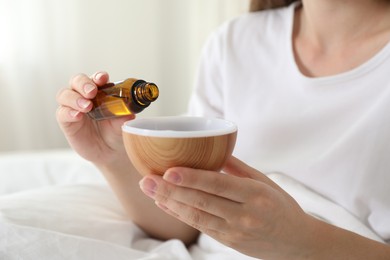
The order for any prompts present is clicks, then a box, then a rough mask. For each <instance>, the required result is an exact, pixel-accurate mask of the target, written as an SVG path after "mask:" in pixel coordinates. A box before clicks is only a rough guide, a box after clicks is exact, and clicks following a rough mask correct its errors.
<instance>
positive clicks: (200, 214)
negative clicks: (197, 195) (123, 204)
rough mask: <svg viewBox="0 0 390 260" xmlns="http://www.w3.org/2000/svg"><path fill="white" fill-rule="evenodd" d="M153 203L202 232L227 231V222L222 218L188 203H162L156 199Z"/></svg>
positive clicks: (217, 232)
mask: <svg viewBox="0 0 390 260" xmlns="http://www.w3.org/2000/svg"><path fill="white" fill-rule="evenodd" d="M155 203H156V205H157V206H158V207H159V208H160V209H162V210H163V211H165V212H166V213H168V214H169V215H171V216H173V217H175V218H177V219H178V220H180V221H182V222H184V223H186V224H187V225H189V226H191V227H193V228H195V229H197V230H199V231H201V232H202V233H206V234H219V233H221V232H225V231H227V229H228V225H227V222H226V221H225V220H224V219H222V218H219V217H216V216H214V215H212V214H209V213H207V212H204V211H201V210H199V209H195V208H192V207H189V206H188V205H185V204H182V203H180V202H177V201H169V202H168V203H166V204H164V203H162V202H159V201H156V202H155Z"/></svg>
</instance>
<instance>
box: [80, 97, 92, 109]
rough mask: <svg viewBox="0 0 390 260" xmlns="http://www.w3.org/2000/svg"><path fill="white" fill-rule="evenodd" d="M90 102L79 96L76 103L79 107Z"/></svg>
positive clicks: (85, 106)
mask: <svg viewBox="0 0 390 260" xmlns="http://www.w3.org/2000/svg"><path fill="white" fill-rule="evenodd" d="M90 104H91V101H89V100H87V99H84V98H79V99H78V100H77V105H78V106H79V107H81V108H87V107H88V106H89V105H90Z"/></svg>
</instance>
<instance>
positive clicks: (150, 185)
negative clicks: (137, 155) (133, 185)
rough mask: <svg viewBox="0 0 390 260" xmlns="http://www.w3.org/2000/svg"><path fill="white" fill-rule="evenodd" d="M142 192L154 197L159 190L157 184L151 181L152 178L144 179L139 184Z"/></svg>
mask: <svg viewBox="0 0 390 260" xmlns="http://www.w3.org/2000/svg"><path fill="white" fill-rule="evenodd" d="M139 185H140V187H141V189H142V191H143V192H144V193H145V194H146V195H148V196H150V197H153V196H154V194H155V192H156V188H157V183H156V182H155V181H154V180H152V179H150V178H143V179H142V180H141V181H140V183H139Z"/></svg>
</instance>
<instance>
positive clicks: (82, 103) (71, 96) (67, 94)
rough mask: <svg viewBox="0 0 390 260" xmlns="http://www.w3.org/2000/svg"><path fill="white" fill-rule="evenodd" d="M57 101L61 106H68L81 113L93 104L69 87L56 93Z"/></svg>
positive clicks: (87, 110) (88, 109)
mask: <svg viewBox="0 0 390 260" xmlns="http://www.w3.org/2000/svg"><path fill="white" fill-rule="evenodd" d="M57 102H58V104H60V105H62V106H66V107H70V108H72V109H73V110H76V111H79V112H83V113H87V112H89V111H90V110H91V109H92V106H93V104H92V102H91V101H90V100H89V99H86V98H84V97H83V96H82V95H81V94H79V93H77V92H75V91H74V90H71V89H63V90H62V91H61V92H60V93H59V94H58V95H57Z"/></svg>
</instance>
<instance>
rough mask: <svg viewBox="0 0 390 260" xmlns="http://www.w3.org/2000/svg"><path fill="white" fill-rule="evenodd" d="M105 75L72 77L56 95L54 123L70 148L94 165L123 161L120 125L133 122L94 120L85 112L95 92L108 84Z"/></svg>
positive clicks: (126, 118)
mask: <svg viewBox="0 0 390 260" xmlns="http://www.w3.org/2000/svg"><path fill="white" fill-rule="evenodd" d="M108 79H109V76H108V74H107V73H105V72H98V73H96V74H94V75H93V76H92V77H88V76H86V75H84V74H78V75H76V76H74V77H73V78H72V79H71V81H70V86H69V87H68V88H65V89H62V90H61V91H60V92H59V93H58V94H57V102H58V103H59V107H58V109H57V121H58V123H59V125H60V127H61V129H62V131H63V132H64V134H65V137H66V138H67V140H68V142H69V144H70V145H71V147H72V148H73V149H74V150H75V151H76V152H78V153H79V154H80V155H81V156H82V157H84V158H85V159H87V160H89V161H91V162H93V163H95V164H97V165H106V164H115V163H117V162H122V163H124V162H127V161H128V158H127V156H126V152H125V150H124V146H123V142H122V132H121V131H122V130H121V125H122V124H123V123H124V122H125V121H126V120H130V119H133V118H134V116H126V117H121V118H118V119H112V120H103V121H94V120H92V119H91V118H89V117H88V116H87V115H86V113H88V112H89V111H90V110H91V109H92V102H91V99H93V98H94V97H95V96H96V94H97V89H98V87H99V86H102V85H104V84H106V83H107V82H108Z"/></svg>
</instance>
